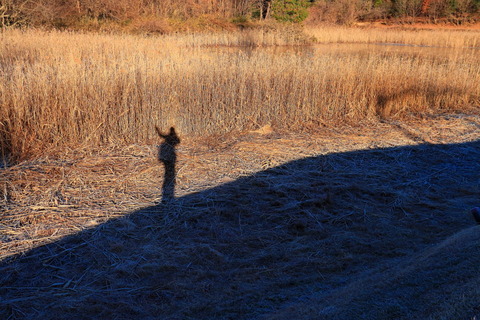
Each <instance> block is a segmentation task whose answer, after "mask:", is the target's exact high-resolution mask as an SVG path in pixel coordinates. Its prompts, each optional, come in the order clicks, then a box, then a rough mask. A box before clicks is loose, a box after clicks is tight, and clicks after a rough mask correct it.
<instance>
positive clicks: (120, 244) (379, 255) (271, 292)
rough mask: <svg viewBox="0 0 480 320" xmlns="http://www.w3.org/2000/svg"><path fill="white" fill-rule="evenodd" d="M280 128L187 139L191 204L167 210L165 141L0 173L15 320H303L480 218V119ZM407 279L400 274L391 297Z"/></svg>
mask: <svg viewBox="0 0 480 320" xmlns="http://www.w3.org/2000/svg"><path fill="white" fill-rule="evenodd" d="M267 129H268V128H265V129H264V130H263V131H262V130H261V131H259V132H251V133H245V134H242V135H237V136H235V137H217V138H216V139H214V138H209V139H208V140H207V139H204V140H198V139H197V140H195V141H193V140H188V139H182V144H181V145H180V146H179V147H178V149H177V153H178V154H177V155H178V164H177V168H178V175H177V185H176V199H175V201H172V202H170V203H168V204H163V205H154V203H155V201H159V200H160V191H161V180H162V178H161V177H162V174H163V168H162V166H161V164H159V163H157V161H156V160H155V148H154V147H149V146H131V147H130V148H128V149H122V150H114V149H112V150H105V151H102V152H101V153H98V154H92V155H86V154H85V152H78V153H70V154H65V155H63V156H62V158H61V159H54V158H45V159H40V160H38V161H36V162H30V163H22V164H19V165H18V166H15V167H11V168H8V169H6V170H4V171H3V172H1V173H0V174H1V179H2V180H1V181H4V190H5V191H4V195H3V197H2V200H1V201H2V202H1V203H0V205H1V207H0V208H2V209H1V210H2V211H0V214H1V218H2V219H1V225H0V235H1V239H2V243H1V247H0V250H1V257H2V259H3V262H1V264H0V297H1V299H0V301H1V302H0V315H1V316H2V317H4V318H9V317H11V319H22V318H28V319H64V318H65V319H66V318H72V317H76V318H79V319H81V318H82V317H84V318H91V317H97V318H104V319H106V318H117V319H132V318H137V319H157V318H158V317H159V315H162V316H161V318H162V319H260V318H265V317H267V316H268V315H272V314H277V313H278V312H280V313H278V316H279V317H280V318H282V315H285V314H286V315H287V316H286V317H285V318H287V317H290V318H291V315H292V314H291V313H289V312H286V313H285V314H284V313H282V312H281V311H279V310H283V309H284V308H285V307H286V306H289V305H292V304H295V305H299V306H300V308H301V310H305V306H306V305H305V303H303V304H302V301H314V302H315V303H316V304H318V305H321V303H322V302H323V301H327V300H326V296H333V295H334V294H337V295H338V296H341V290H342V288H344V287H345V286H346V284H350V283H358V281H360V280H361V279H367V278H368V279H371V277H372V275H371V274H368V275H365V277H363V276H359V275H364V274H365V272H367V273H368V270H377V269H378V268H384V269H389V268H390V269H389V270H391V265H392V263H395V264H399V265H401V264H402V263H406V262H407V261H411V260H409V259H412V257H414V256H415V255H416V254H417V255H418V254H419V252H422V251H424V250H428V248H430V246H432V245H435V244H437V243H441V242H442V241H443V240H444V239H447V238H449V237H451V236H453V235H455V234H456V233H457V232H461V231H462V230H463V229H466V228H469V227H471V226H473V225H474V221H473V219H472V218H471V217H470V216H469V213H468V210H469V209H470V208H471V207H473V206H475V205H479V201H480V185H479V181H480V175H479V174H480V162H479V161H478V159H480V146H479V137H480V118H478V117H477V116H467V115H457V116H448V117H439V118H436V119H429V120H428V121H427V120H425V121H417V122H410V123H380V124H378V125H376V126H370V127H366V128H359V127H357V128H341V129H319V130H317V132H316V133H315V134H312V133H310V134H287V133H276V132H274V131H270V130H267ZM139 208H142V209H139ZM126 213H128V214H127V215H125V214H126ZM67 234H70V236H68V237H64V236H65V235H67ZM464 238H468V239H470V238H469V236H463V238H461V239H464ZM475 239H476V238H475ZM16 253H23V255H22V256H12V254H16ZM420 256H422V255H421V254H420ZM440 256H441V255H440ZM418 265H419V267H418V268H420V269H421V270H424V269H425V268H426V267H425V266H424V265H422V264H421V263H418ZM382 266H383V267H382ZM382 270H383V269H382ZM390 272H391V271H390ZM462 274H463V275H465V273H462ZM359 277H360V278H359ZM369 277H370V278H369ZM425 279H428V277H426V278H425ZM365 281H367V280H365ZM427 282H428V280H427ZM409 285H412V284H409ZM368 286H369V285H365V286H363V287H368ZM361 287H362V286H356V287H355V286H353V288H357V289H356V290H360V289H358V288H361ZM400 287H401V284H400V283H395V282H394V283H390V287H388V288H393V289H392V290H393V291H391V290H390V291H388V292H389V294H390V295H393V297H395V290H397V289H398V288H400ZM345 290H347V289H345ZM385 290H387V289H385ZM452 290H453V289H452ZM339 292H340V293H339ZM369 292H370V294H371V292H373V291H372V290H370V291H369ZM392 292H393V293H392ZM319 293H322V294H319ZM358 293H359V294H360V291H359V292H358ZM349 294H350V293H349ZM362 294H363V295H367V293H365V292H362ZM408 294H411V293H408V291H407V295H408ZM312 297H313V300H311V299H312ZM315 299H316V300H315ZM372 299H373V298H372ZM328 301H330V303H333V304H335V303H338V301H339V300H328ZM332 301H333V302H332ZM335 301H337V302H335ZM299 303H300V304H299ZM469 303H470V305H471V301H469ZM307 305H308V304H307ZM466 305H469V304H466ZM338 306H339V307H338V310H344V312H346V313H341V312H340V311H339V312H340V313H335V312H332V313H330V314H331V315H332V317H331V318H332V319H333V318H334V317H336V318H338V319H347V317H345V315H346V314H347V313H348V311H349V309H348V307H345V306H342V308H343V309H342V308H340V304H339V305H338ZM412 308H413V307H412ZM307 309H308V308H307ZM380 309H381V308H380ZM293 310H295V309H293ZM298 310H299V309H297V312H298ZM312 310H313V311H312V312H313V313H310V314H308V313H306V316H305V317H304V318H306V319H308V318H311V317H312V316H314V315H318V312H319V310H318V309H312ZM322 310H324V309H322ZM351 310H356V312H358V313H359V314H360V313H362V312H364V311H365V310H363V309H361V308H360V309H358V308H357V309H351ZM359 310H360V311H359ZM362 310H363V311H362ZM392 310H393V311H392V312H390V313H385V317H384V318H385V319H387V318H388V317H390V318H388V319H391V318H392V316H393V317H394V318H398V319H400V318H404V319H411V318H412V313H411V310H413V309H408V307H406V310H403V309H401V308H400V309H398V308H397V309H395V308H393V309H392ZM399 310H400V311H399ZM464 312H465V313H464V314H463V315H473V312H474V309H473V307H472V308H471V309H470V310H466V309H465V310H464ZM342 315H343V316H342ZM349 316H351V314H350V315H349ZM275 317H276V316H275ZM324 318H325V319H329V317H328V313H325V317H324ZM377 318H382V317H378V315H377ZM451 319H454V318H453V317H452V318H451Z"/></svg>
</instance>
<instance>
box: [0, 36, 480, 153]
mask: <svg viewBox="0 0 480 320" xmlns="http://www.w3.org/2000/svg"><path fill="white" fill-rule="evenodd" d="M311 32H313V33H314V34H315V35H316V37H317V38H318V40H317V42H318V43H320V44H319V45H317V46H305V41H306V40H305V39H306V38H307V39H308V37H306V36H305V35H303V34H301V33H299V32H298V30H295V29H292V30H291V32H290V33H288V32H286V33H279V32H275V31H271V30H270V31H268V30H256V31H247V32H245V33H238V34H235V35H234V36H231V35H228V34H227V33H223V34H216V35H211V34H207V35H194V34H192V35H179V36H166V37H144V36H116V35H94V34H75V33H60V32H39V31H25V32H20V31H9V32H3V33H1V34H0V147H1V150H2V153H3V155H4V156H6V155H8V154H9V155H11V156H12V157H13V159H17V160H18V159H26V158H32V157H35V156H38V155H41V154H42V153H44V152H47V151H48V150H55V149H60V150H65V149H66V148H73V149H75V148H78V147H79V146H80V147H86V146H88V147H98V146H104V145H109V144H116V145H126V144H131V143H143V142H149V141H152V138H153V134H154V130H153V127H154V125H155V124H157V125H160V126H161V127H168V126H175V127H176V128H177V129H178V130H179V132H180V133H181V134H183V135H195V136H203V135H208V134H224V133H228V132H240V131H244V130H248V129H252V128H258V127H261V126H263V125H266V124H271V125H272V126H274V127H276V128H277V129H288V130H291V129H293V130H303V129H308V128H315V127H318V126H323V125H325V126H331V125H337V124H339V123H350V124H352V123H360V122H368V121H376V120H378V119H379V118H382V119H394V118H396V119H399V118H405V117H412V116H413V117H418V116H421V115H425V114H432V113H441V112H469V111H471V110H477V109H478V105H479V100H480V63H479V60H480V58H479V54H478V52H479V51H478V44H479V43H480V41H479V40H478V39H479V38H480V32H479V31H462V32H460V31H459V32H452V33H445V32H444V31H431V32H428V33H425V32H423V31H422V32H416V31H402V32H400V33H395V32H391V30H376V31H369V30H365V31H362V30H357V29H348V30H347V29H339V30H338V31H336V32H334V31H332V30H331V29H325V30H320V31H319V30H316V31H311ZM447 34H448V36H447ZM354 35H356V38H357V40H356V41H353V40H352V39H353V37H352V36H354ZM417 36H418V39H420V40H419V42H416V41H414V39H417V38H416V37H417ZM322 37H323V38H322ZM427 39H430V40H429V41H428V43H427V42H426V40H427ZM335 42H337V43H344V42H348V43H350V44H341V45H340V44H338V45H337V47H331V46H329V47H325V45H323V46H322V45H321V43H335ZM351 42H357V44H352V43H351ZM379 42H389V43H390V42H395V43H406V44H414V45H433V46H440V47H447V48H450V49H444V50H440V49H438V50H437V49H435V50H428V49H426V50H416V49H415V48H412V51H411V52H410V51H409V50H398V48H397V47H395V46H393V47H392V46H380V45H378V43H379ZM359 43H370V44H372V45H371V46H369V47H367V48H365V47H362V48H358V47H357V45H358V44H359ZM286 44H288V45H291V44H302V46H298V45H297V46H284V45H286ZM265 45H281V47H278V48H277V49H276V50H274V49H272V47H271V46H269V47H268V48H263V47H261V48H256V49H254V48H252V47H256V46H265ZM218 46H222V47H223V46H226V47H227V48H224V49H222V48H217V47H218ZM231 46H241V48H238V49H233V50H232V49H231V48H228V47H231ZM212 47H213V48H212ZM471 47H476V49H470V48H471ZM242 48H243V49H242ZM329 48H331V50H330V49H329ZM465 48H467V49H465ZM417 49H418V48H417Z"/></svg>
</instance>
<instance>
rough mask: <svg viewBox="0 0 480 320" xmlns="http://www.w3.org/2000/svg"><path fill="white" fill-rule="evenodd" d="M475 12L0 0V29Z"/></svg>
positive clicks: (378, 2)
mask: <svg viewBox="0 0 480 320" xmlns="http://www.w3.org/2000/svg"><path fill="white" fill-rule="evenodd" d="M479 11H480V0H182V1H179V0H34V1H33V0H0V27H11V26H46V27H57V28H69V27H79V28H82V27H89V26H90V27H91V26H95V25H97V26H99V25H102V24H104V25H106V24H110V25H112V24H116V25H120V26H124V27H126V26H129V25H134V26H135V25H136V26H138V27H140V28H147V29H148V28H151V29H152V30H153V31H154V29H158V31H162V30H163V29H164V31H168V28H169V26H174V25H177V27H178V26H181V25H182V23H186V22H187V21H192V20H195V19H197V23H199V24H202V23H203V24H204V25H206V26H207V25H208V24H215V23H216V24H219V25H221V24H222V23H233V24H235V23H237V24H238V23H245V22H249V21H250V22H251V21H253V22H254V21H257V20H263V19H275V20H280V21H290V22H301V21H303V20H305V19H307V17H308V19H309V20H310V21H312V22H314V23H315V22H319V23H321V22H328V23H339V24H349V23H353V22H355V21H358V20H374V19H389V18H411V17H426V18H429V19H432V20H435V19H441V18H452V17H453V18H455V19H457V20H458V21H460V20H461V19H467V20H468V19H470V20H471V19H475V17H478V14H479ZM198 19H200V20H201V21H200V22H199V21H198ZM459 19H460V20H459ZM462 21H463V20H462Z"/></svg>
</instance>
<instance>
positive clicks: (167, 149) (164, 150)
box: [155, 127, 180, 203]
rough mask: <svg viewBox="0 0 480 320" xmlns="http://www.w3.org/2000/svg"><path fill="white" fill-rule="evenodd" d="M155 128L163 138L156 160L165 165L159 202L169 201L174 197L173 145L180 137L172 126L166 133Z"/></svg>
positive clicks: (174, 145)
mask: <svg viewBox="0 0 480 320" xmlns="http://www.w3.org/2000/svg"><path fill="white" fill-rule="evenodd" d="M155 130H156V131H157V133H158V135H159V136H160V138H163V139H164V142H163V143H162V144H161V145H160V146H159V147H158V160H159V161H160V162H162V163H163V165H164V167H165V174H164V178H163V185H162V201H161V203H170V202H172V201H173V200H174V199H175V184H176V173H175V163H176V162H177V154H176V152H175V147H176V146H177V145H178V144H179V143H180V138H179V137H178V135H177V133H176V132H175V128H174V127H171V128H170V132H169V133H168V134H163V133H162V132H161V131H160V129H159V128H158V127H155Z"/></svg>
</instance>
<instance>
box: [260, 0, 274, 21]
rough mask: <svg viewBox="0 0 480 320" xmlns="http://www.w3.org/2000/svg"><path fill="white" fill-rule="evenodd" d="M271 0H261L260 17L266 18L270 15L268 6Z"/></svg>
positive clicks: (270, 4)
mask: <svg viewBox="0 0 480 320" xmlns="http://www.w3.org/2000/svg"><path fill="white" fill-rule="evenodd" d="M271 6H272V0H262V10H261V11H262V19H267V18H268V17H269V16H270V8H271Z"/></svg>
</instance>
